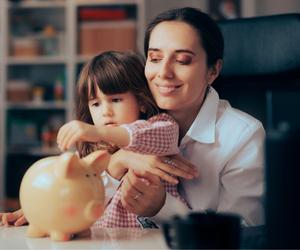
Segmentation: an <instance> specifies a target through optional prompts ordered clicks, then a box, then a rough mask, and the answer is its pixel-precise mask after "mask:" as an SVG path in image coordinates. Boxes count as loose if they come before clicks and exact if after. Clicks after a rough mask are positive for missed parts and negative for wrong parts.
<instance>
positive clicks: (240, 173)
mask: <svg viewBox="0 0 300 250" xmlns="http://www.w3.org/2000/svg"><path fill="white" fill-rule="evenodd" d="M264 138H265V131H264V128H263V126H262V124H261V122H259V121H258V120H256V119H255V118H253V117H252V116H250V115H248V114H246V113H244V112H242V111H240V110H237V109H234V108H232V107H231V106H230V104H229V103H228V102H227V101H226V100H220V99H219V96H218V93H217V92H216V91H215V90H214V89H213V88H210V92H209V93H208V95H207V97H206V99H205V102H204V103H203V106H202V107H201V110H200V112H199V113H198V115H197V117H196V119H195V121H194V122H193V124H192V126H191V127H190V129H189V131H188V132H187V134H186V135H185V136H184V138H183V139H182V141H181V144H180V151H181V154H182V155H183V156H184V157H185V158H186V159H188V160H189V161H190V162H191V163H193V164H194V165H195V166H197V169H198V171H199V177H198V178H196V179H193V180H182V185H183V188H184V192H185V198H186V199H187V201H188V202H189V204H190V205H191V207H192V211H197V212H199V211H205V210H207V209H209V210H214V211H217V212H230V213H237V214H239V215H240V216H241V217H242V219H243V223H244V224H246V225H251V226H253V225H260V224H263V223H264V206H263V194H264ZM187 212H189V210H188V209H187V208H186V207H184V206H183V205H182V204H181V203H180V202H179V201H178V200H176V199H174V198H173V197H172V196H170V195H168V194H167V199H166V203H165V205H164V207H163V208H162V209H161V210H160V212H159V213H158V214H157V215H156V216H155V217H154V218H153V219H154V220H155V221H156V222H159V221H161V220H164V219H167V218H169V217H170V216H172V215H174V214H185V213H187Z"/></svg>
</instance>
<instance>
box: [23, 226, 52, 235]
mask: <svg viewBox="0 0 300 250" xmlns="http://www.w3.org/2000/svg"><path fill="white" fill-rule="evenodd" d="M26 234H27V236H28V237H32V238H41V237H45V236H47V232H45V231H43V230H41V229H39V228H37V227H36V226H34V225H32V224H30V225H29V226H28V229H27V233H26Z"/></svg>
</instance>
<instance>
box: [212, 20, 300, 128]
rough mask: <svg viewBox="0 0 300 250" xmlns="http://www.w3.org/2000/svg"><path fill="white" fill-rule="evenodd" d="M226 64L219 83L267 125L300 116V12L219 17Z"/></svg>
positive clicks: (222, 93) (237, 103) (289, 121)
mask: <svg viewBox="0 0 300 250" xmlns="http://www.w3.org/2000/svg"><path fill="white" fill-rule="evenodd" d="M219 25H220V28H221V30H222V32H223V35H224V40H225V51H224V66H223V69H222V72H221V76H220V77H219V79H217V81H216V84H215V85H214V86H215V88H216V89H217V90H218V92H219V94H220V97H221V98H224V99H228V100H229V101H230V102H231V104H232V106H234V107H237V108H239V109H241V110H244V111H246V112H248V113H250V114H252V115H253V116H255V117H256V118H257V119H259V120H261V121H262V122H263V124H264V126H265V128H266V130H270V129H277V128H278V127H283V126H285V127H286V126H289V125H293V124H294V123H297V122H299V121H300V115H296V114H297V112H296V113H295V111H296V110H297V109H298V107H300V14H283V15H273V16H265V17H255V18H246V19H234V20H228V21H221V22H219Z"/></svg>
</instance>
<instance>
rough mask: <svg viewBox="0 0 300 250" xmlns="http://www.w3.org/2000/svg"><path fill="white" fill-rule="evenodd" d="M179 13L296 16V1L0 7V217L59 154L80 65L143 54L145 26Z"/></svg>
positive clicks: (113, 1)
mask: <svg viewBox="0 0 300 250" xmlns="http://www.w3.org/2000/svg"><path fill="white" fill-rule="evenodd" d="M185 6H190V7H197V8H200V9H202V10H203V11H204V12H206V13H209V14H210V15H211V16H212V17H213V18H215V19H216V20H224V19H234V18H245V17H254V16H264V15H272V14H281V13H299V12H300V1H299V0H285V1H282V0H14V1H13V0H0V211H3V210H6V211H9V210H15V209H16V208H18V206H19V204H18V192H19V185H20V181H21V179H22V176H23V174H24V172H25V171H26V169H27V168H28V167H29V166H30V165H31V164H32V163H33V162H35V161H36V160H38V159H40V158H42V157H45V156H48V155H53V154H58V153H59V151H58V149H57V148H56V142H55V141H56V134H57V131H58V128H59V127H60V126H61V125H62V124H63V123H65V122H66V121H68V120H70V119H71V118H72V117H73V115H74V114H73V112H74V86H75V84H76V80H77V76H78V73H79V72H80V69H81V67H82V66H83V64H84V63H85V62H86V61H87V60H88V59H89V58H90V57H91V56H93V55H95V54H96V53H99V52H101V51H105V50H112V49H114V50H128V49H130V50H135V51H139V52H141V53H142V51H143V36H144V29H145V26H146V24H147V23H148V22H149V21H150V20H151V19H152V18H153V17H154V16H156V15H157V14H158V13H159V12H161V11H163V10H166V9H169V8H174V7H185ZM298 97H299V93H291V96H287V97H286V99H287V100H292V99H297V98H298ZM298 99H299V98H298ZM258 105H259V103H258ZM257 118H258V119H260V120H262V122H263V123H264V125H265V127H266V129H267V130H268V129H269V128H270V127H268V126H270V124H267V122H266V121H265V120H264V118H261V117H257ZM288 123H289V120H288V119H284V118H282V119H279V120H278V121H277V124H276V126H288V125H289V124H288Z"/></svg>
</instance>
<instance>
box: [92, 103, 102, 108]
mask: <svg viewBox="0 0 300 250" xmlns="http://www.w3.org/2000/svg"><path fill="white" fill-rule="evenodd" d="M90 105H91V106H92V107H99V106H100V105H101V103H100V102H91V103H90Z"/></svg>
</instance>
